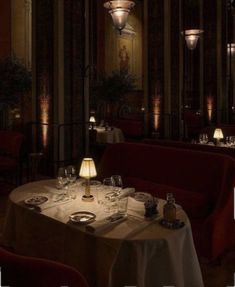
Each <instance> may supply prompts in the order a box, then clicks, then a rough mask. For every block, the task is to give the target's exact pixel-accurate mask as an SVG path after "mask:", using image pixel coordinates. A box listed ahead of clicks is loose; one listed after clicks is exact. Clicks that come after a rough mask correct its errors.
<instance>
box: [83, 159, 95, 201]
mask: <svg viewBox="0 0 235 287" xmlns="http://www.w3.org/2000/svg"><path fill="white" fill-rule="evenodd" d="M79 175H80V176H81V177H83V178H85V179H86V185H85V194H84V195H83V196H82V200H84V201H93V200H94V197H93V195H91V194H90V178H91V177H95V176H96V175H97V173H96V168H95V163H94V161H93V159H92V158H88V157H86V158H84V159H83V161H82V164H81V168H80V172H79Z"/></svg>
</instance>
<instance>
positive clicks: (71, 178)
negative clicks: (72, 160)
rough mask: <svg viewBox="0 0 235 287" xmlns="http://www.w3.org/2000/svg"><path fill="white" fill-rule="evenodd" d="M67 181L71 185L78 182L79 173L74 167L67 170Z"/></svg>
mask: <svg viewBox="0 0 235 287" xmlns="http://www.w3.org/2000/svg"><path fill="white" fill-rule="evenodd" d="M66 170H67V179H68V182H69V184H73V183H75V182H76V179H77V171H76V168H75V167H74V166H73V165H69V166H68V167H67V168H66Z"/></svg>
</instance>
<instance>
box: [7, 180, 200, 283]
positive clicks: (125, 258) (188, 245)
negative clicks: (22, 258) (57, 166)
mask: <svg viewBox="0 0 235 287" xmlns="http://www.w3.org/2000/svg"><path fill="white" fill-rule="evenodd" d="M81 188H82V187H81V186H80V187H78V190H79V191H78V192H77V198H76V200H72V201H69V202H67V203H63V204H60V205H57V206H54V207H50V208H47V209H45V210H43V211H42V212H40V213H39V212H36V211H34V210H30V209H29V208H27V207H26V206H24V205H23V204H22V202H23V201H24V199H26V198H28V197H29V196H32V194H47V195H48V197H49V198H51V197H52V196H55V194H56V193H57V192H58V190H57V189H56V188H55V181H54V180H49V181H48V180H47V181H40V182H34V183H29V184H26V185H23V186H20V187H18V188H16V189H15V190H14V191H13V192H12V193H11V194H10V197H9V199H10V200H9V209H8V213H7V217H6V224H5V228H4V233H3V240H4V242H5V244H6V245H8V246H10V247H13V248H15V250H16V251H17V252H19V253H22V254H25V255H30V256H39V257H43V258H49V259H54V260H58V261H61V262H63V263H66V264H69V265H72V266H74V267H76V268H78V270H79V271H81V272H82V273H83V274H84V275H85V277H86V278H87V280H88V281H89V283H90V285H91V286H94V287H106V286H109V287H121V286H138V287H158V286H159V287H160V286H161V287H162V286H167V285H168V286H169V285H173V286H176V287H177V286H178V287H183V286H185V287H186V286H191V287H194V286H195V287H200V286H203V282H202V277H201V271H200V267H199V264H198V259H197V255H196V253H195V249H194V244H193V239H192V234H191V228H190V222H189V221H188V218H187V216H186V214H185V212H184V211H183V210H182V209H179V210H178V211H177V217H178V218H180V219H182V220H184V221H185V223H186V225H185V226H184V227H183V228H181V229H179V230H168V229H166V228H163V227H162V226H160V225H159V223H158V220H153V221H148V220H145V219H144V218H143V219H141V218H137V217H134V216H128V219H127V220H126V221H124V222H122V223H120V224H118V225H116V226H115V227H114V228H112V229H109V230H107V231H103V232H101V233H98V234H96V235H93V234H89V233H88V232H86V231H85V227H84V226H80V225H75V224H72V223H70V222H69V215H70V214H71V213H72V212H75V211H82V210H87V211H92V212H94V213H95V214H96V215H97V219H101V218H102V217H105V216H107V214H104V213H103V211H102V209H101V208H100V206H99V205H98V204H97V202H96V201H94V202H92V203H84V202H82V200H81V196H82V194H83V190H81ZM94 195H95V194H94ZM162 204H163V201H161V204H160V210H161V209H162Z"/></svg>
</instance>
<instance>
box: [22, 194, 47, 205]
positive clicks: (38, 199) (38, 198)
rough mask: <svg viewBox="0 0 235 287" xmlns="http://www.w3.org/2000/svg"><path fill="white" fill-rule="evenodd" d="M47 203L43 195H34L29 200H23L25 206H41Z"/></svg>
mask: <svg viewBox="0 0 235 287" xmlns="http://www.w3.org/2000/svg"><path fill="white" fill-rule="evenodd" d="M47 201H48V197H46V196H44V195H35V196H32V197H30V198H27V199H25V201H24V203H25V204H27V205H36V206H37V205H41V204H43V203H45V202H47Z"/></svg>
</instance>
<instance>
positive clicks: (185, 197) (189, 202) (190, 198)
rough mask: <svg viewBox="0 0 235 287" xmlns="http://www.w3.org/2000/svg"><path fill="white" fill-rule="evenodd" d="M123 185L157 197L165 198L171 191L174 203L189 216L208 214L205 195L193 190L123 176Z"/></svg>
mask: <svg viewBox="0 0 235 287" xmlns="http://www.w3.org/2000/svg"><path fill="white" fill-rule="evenodd" d="M124 184H125V186H130V187H135V188H136V191H144V192H149V193H151V194H152V195H154V196H156V197H159V198H163V199H165V198H166V194H167V193H168V192H169V193H173V195H174V197H175V200H176V203H177V204H180V205H181V206H182V207H183V209H184V210H185V211H186V213H187V214H188V216H189V218H205V217H207V216H208V214H210V212H211V209H212V204H211V203H210V202H209V200H208V198H207V196H206V195H204V194H202V193H197V192H193V191H188V190H184V189H179V188H175V187H173V186H168V185H163V184H157V183H154V182H151V181H146V180H142V179H139V178H135V177H126V178H124Z"/></svg>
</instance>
